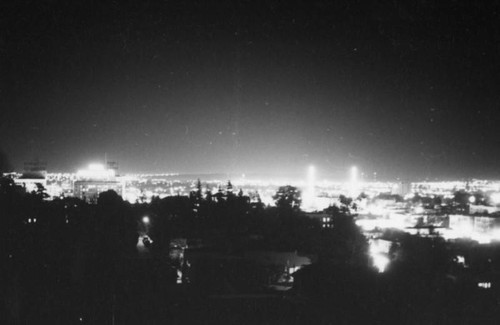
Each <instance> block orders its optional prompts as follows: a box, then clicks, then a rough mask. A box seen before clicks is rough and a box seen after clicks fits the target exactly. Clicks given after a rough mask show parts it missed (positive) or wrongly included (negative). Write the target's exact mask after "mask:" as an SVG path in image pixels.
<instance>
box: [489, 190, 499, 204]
mask: <svg viewBox="0 0 500 325" xmlns="http://www.w3.org/2000/svg"><path fill="white" fill-rule="evenodd" d="M490 199H491V202H492V203H493V204H495V205H498V204H500V192H496V193H492V194H491V195H490Z"/></svg>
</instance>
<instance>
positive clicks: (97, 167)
mask: <svg viewBox="0 0 500 325" xmlns="http://www.w3.org/2000/svg"><path fill="white" fill-rule="evenodd" d="M76 176H77V178H79V179H114V178H115V171H114V170H113V169H106V168H105V167H104V165H102V164H90V165H89V167H88V168H87V169H82V170H79V171H78V172H77V173H76Z"/></svg>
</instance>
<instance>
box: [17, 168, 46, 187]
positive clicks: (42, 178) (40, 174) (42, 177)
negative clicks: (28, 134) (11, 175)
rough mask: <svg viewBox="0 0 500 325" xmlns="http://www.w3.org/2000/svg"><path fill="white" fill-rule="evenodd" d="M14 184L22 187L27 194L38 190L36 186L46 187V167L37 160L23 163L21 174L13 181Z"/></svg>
mask: <svg viewBox="0 0 500 325" xmlns="http://www.w3.org/2000/svg"><path fill="white" fill-rule="evenodd" d="M14 182H15V183H16V184H18V185H21V186H23V187H24V188H25V190H26V192H29V193H30V192H33V191H36V190H37V189H38V186H37V184H40V185H42V186H43V187H44V188H45V187H47V165H46V164H45V163H43V162H40V161H38V160H35V161H30V162H25V163H24V171H23V174H22V175H21V177H19V178H17V179H14Z"/></svg>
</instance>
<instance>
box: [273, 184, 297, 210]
mask: <svg viewBox="0 0 500 325" xmlns="http://www.w3.org/2000/svg"><path fill="white" fill-rule="evenodd" d="M273 199H274V201H275V203H276V206H277V207H278V208H280V209H286V210H298V209H300V204H301V203H302V198H301V192H300V190H299V189H297V188H296V187H294V186H291V185H286V186H281V187H280V188H279V189H278V191H277V192H276V194H275V195H274V196H273Z"/></svg>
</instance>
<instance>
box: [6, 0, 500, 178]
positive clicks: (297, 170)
mask: <svg viewBox="0 0 500 325" xmlns="http://www.w3.org/2000/svg"><path fill="white" fill-rule="evenodd" d="M465 2H466V1H437V0H436V1H430V0H429V1H424V0H422V1H414V2H412V3H413V4H406V2H405V4H403V3H402V4H398V3H397V1H376V2H375V1H374V2H373V3H372V4H371V5H366V4H365V1H335V4H334V5H332V4H330V3H329V2H326V1H303V2H291V1H268V2H265V4H264V2H262V3H260V5H256V4H251V2H247V1H211V2H210V3H211V4H210V5H209V4H208V3H209V2H208V1H207V2H205V1H199V2H193V1H191V2H188V1H162V2H161V1H158V2H153V1H123V2H122V1H60V2H57V1H4V2H2V4H1V5H0V6H1V7H0V12H1V13H0V18H1V19H0V24H1V25H0V28H1V32H0V57H1V72H0V75H1V96H0V107H1V111H0V150H2V151H3V152H4V153H5V155H6V156H7V157H8V159H9V160H10V162H11V165H12V166H13V167H14V168H15V169H16V170H19V171H20V170H22V166H23V162H24V161H27V160H31V159H34V158H39V159H41V160H43V161H46V162H47V164H48V170H49V171H75V170H76V169H78V168H81V167H82V166H84V165H86V164H88V163H89V162H93V161H98V160H101V161H103V160H104V156H105V154H106V155H107V157H108V159H109V160H116V161H118V162H119V164H120V169H121V171H123V172H179V173H212V172H213V173H215V172H222V173H235V174H241V173H246V174H248V175H250V174H253V173H265V174H298V175H305V170H306V168H307V166H308V165H310V164H314V165H315V166H316V167H317V170H318V173H319V174H320V175H322V176H327V177H333V178H337V179H342V178H345V175H347V171H348V168H349V167H350V166H351V165H357V166H358V168H359V169H360V170H361V171H362V172H364V173H365V174H366V175H369V176H366V177H367V178H368V179H370V178H371V177H372V176H371V175H373V172H377V174H378V178H379V179H388V180H393V179H396V178H401V179H411V180H421V179H425V178H429V179H434V178H440V179H450V178H458V179H463V178H470V177H476V178H482V177H490V178H500V123H499V122H500V23H499V22H500V19H499V18H500V17H499V7H500V6H499V5H498V1H496V2H493V1H491V2H490V1H484V2H481V3H480V2H478V1H467V2H468V3H469V4H463V3H465ZM292 3H293V4H292ZM492 3H494V4H492Z"/></svg>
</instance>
